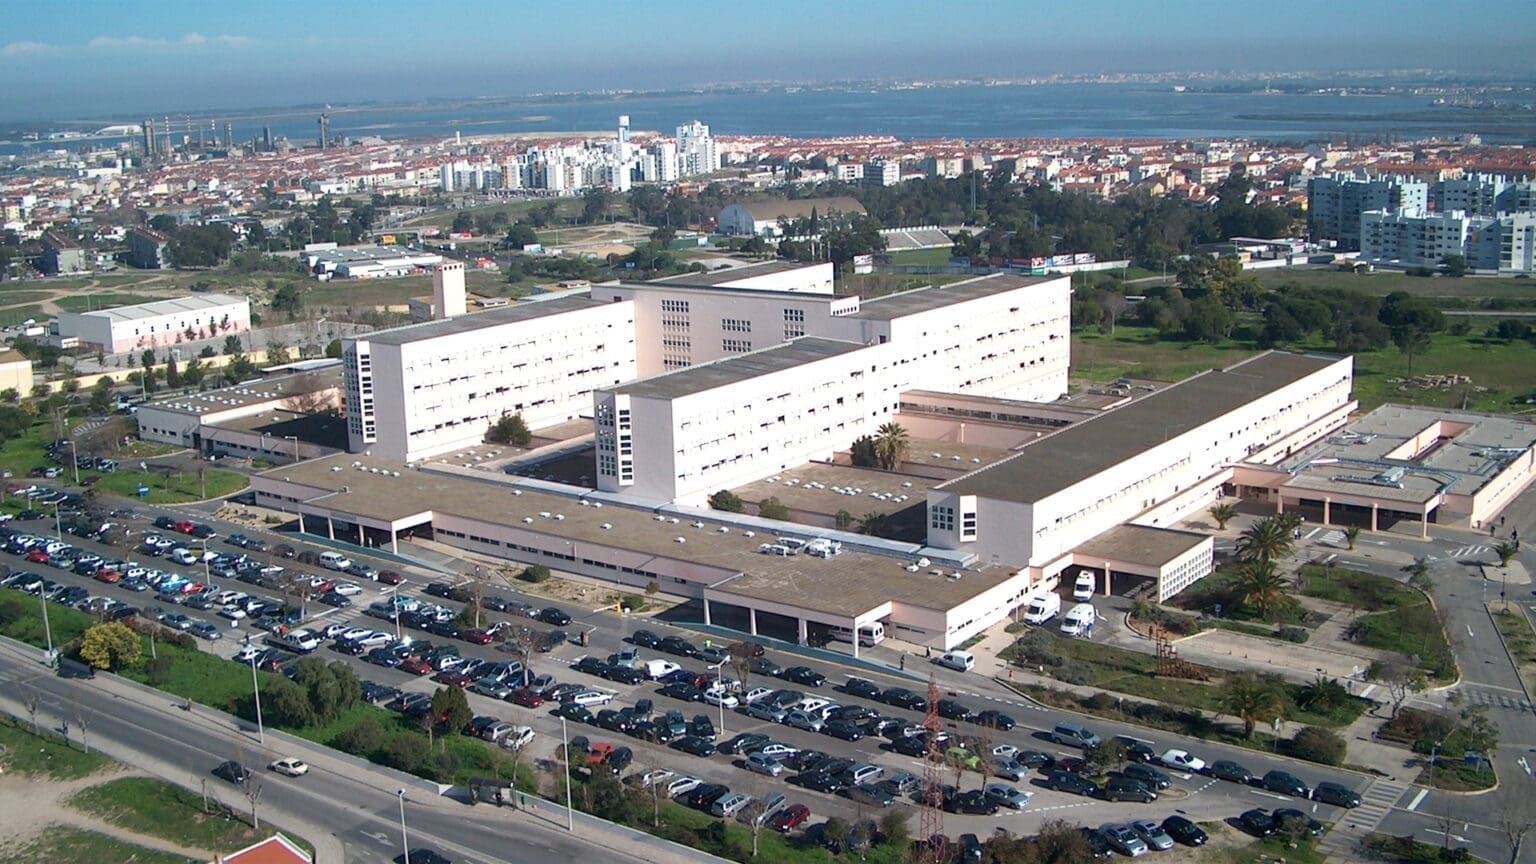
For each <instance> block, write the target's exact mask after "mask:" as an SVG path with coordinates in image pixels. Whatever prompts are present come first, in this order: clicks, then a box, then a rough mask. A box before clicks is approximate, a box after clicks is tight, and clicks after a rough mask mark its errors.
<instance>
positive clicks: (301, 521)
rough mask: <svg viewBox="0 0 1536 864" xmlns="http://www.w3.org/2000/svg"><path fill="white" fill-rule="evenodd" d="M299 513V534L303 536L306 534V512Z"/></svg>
mask: <svg viewBox="0 0 1536 864" xmlns="http://www.w3.org/2000/svg"><path fill="white" fill-rule="evenodd" d="M298 513H299V533H300V534H303V533H304V511H303V510H300V511H298Z"/></svg>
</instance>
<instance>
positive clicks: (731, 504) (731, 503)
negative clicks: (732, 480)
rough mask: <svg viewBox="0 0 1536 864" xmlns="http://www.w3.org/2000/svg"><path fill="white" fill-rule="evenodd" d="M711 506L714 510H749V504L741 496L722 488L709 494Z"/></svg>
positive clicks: (733, 511) (739, 511)
mask: <svg viewBox="0 0 1536 864" xmlns="http://www.w3.org/2000/svg"><path fill="white" fill-rule="evenodd" d="M709 506H710V509H712V510H723V511H725V512H727V513H745V512H747V505H746V503H745V502H743V501H742V500H741V496H740V495H737V494H736V493H735V492H732V491H731V490H729V489H721V490H720V491H719V492H716V493H715V494H713V495H711V496H709Z"/></svg>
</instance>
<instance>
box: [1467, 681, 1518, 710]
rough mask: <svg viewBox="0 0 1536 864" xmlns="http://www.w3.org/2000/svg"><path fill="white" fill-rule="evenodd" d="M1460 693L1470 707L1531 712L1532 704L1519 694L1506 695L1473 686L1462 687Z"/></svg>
mask: <svg viewBox="0 0 1536 864" xmlns="http://www.w3.org/2000/svg"><path fill="white" fill-rule="evenodd" d="M1460 692H1461V698H1462V700H1463V701H1464V702H1466V703H1467V704H1469V705H1488V706H1490V707H1496V708H1508V709H1510V710H1513V711H1529V710H1531V703H1530V702H1527V701H1526V700H1525V699H1524V698H1523V697H1521V696H1520V694H1518V693H1512V692H1511V693H1505V692H1500V691H1495V690H1486V689H1483V688H1480V687H1471V686H1467V687H1462V688H1461V691H1460Z"/></svg>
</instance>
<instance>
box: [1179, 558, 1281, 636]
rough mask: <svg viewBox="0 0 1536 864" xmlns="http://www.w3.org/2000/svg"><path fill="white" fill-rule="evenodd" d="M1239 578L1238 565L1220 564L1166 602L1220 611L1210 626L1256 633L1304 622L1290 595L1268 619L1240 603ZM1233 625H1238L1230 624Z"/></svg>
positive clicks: (1183, 606) (1198, 609)
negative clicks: (1260, 630)
mask: <svg viewBox="0 0 1536 864" xmlns="http://www.w3.org/2000/svg"><path fill="white" fill-rule="evenodd" d="M1241 579H1242V577H1241V576H1240V575H1239V574H1238V572H1237V565H1235V564H1233V563H1230V562H1228V563H1223V564H1221V565H1219V566H1218V567H1217V568H1216V570H1215V572H1213V573H1211V575H1209V576H1207V577H1205V578H1204V579H1201V580H1200V581H1198V582H1196V583H1195V584H1193V585H1191V586H1189V588H1187V589H1185V590H1184V591H1182V592H1180V593H1179V595H1178V596H1177V597H1174V598H1173V599H1172V600H1171V601H1170V603H1169V605H1172V606H1174V607H1175V608H1178V609H1185V610H1188V611H1191V612H1201V613H1204V614H1207V615H1212V616H1215V615H1217V614H1218V612H1219V616H1220V617H1219V618H1218V619H1217V620H1216V621H1214V622H1212V623H1213V626H1216V627H1223V628H1225V629H1228V630H1236V631H1238V632H1241V633H1249V634H1252V635H1257V636H1268V635H1271V634H1272V633H1273V632H1274V628H1275V627H1276V626H1300V625H1301V624H1303V623H1304V622H1305V620H1306V610H1304V609H1302V608H1301V606H1300V605H1299V604H1297V603H1294V602H1290V598H1289V597H1287V598H1286V600H1287V602H1286V603H1285V604H1284V605H1283V606H1282V607H1281V608H1277V609H1275V610H1274V611H1272V612H1271V613H1270V619H1269V620H1265V619H1263V618H1260V617H1259V616H1258V615H1256V614H1254V612H1253V611H1252V610H1250V609H1249V608H1248V606H1247V604H1245V603H1244V602H1243V589H1242V583H1241ZM1218 606H1219V607H1220V609H1219V610H1218V609H1217V607H1218ZM1234 624H1236V625H1238V626H1233V625H1234ZM1243 625H1246V626H1243ZM1254 628H1263V630H1264V632H1262V633H1257V632H1255V630H1254Z"/></svg>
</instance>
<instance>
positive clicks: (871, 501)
mask: <svg viewBox="0 0 1536 864" xmlns="http://www.w3.org/2000/svg"><path fill="white" fill-rule="evenodd" d="M914 446H922V444H917V445H914ZM935 482H937V481H934V480H931V479H929V478H926V477H918V476H915V475H906V474H895V473H892V472H890V471H880V470H877V469H875V468H855V467H853V466H852V465H827V464H824V463H812V464H809V465H802V466H800V467H799V468H795V469H791V470H789V471H784V472H781V473H779V474H775V475H773V476H772V477H766V478H764V479H762V480H758V481H755V482H753V483H748V484H747V485H745V486H741V487H738V488H736V489H734V490H732V491H733V492H735V493H736V494H737V495H739V496H740V497H741V499H742V500H743V501H750V502H752V503H757V502H758V501H761V500H763V499H764V498H768V497H770V496H771V497H774V498H777V499H779V502H780V503H781V504H783V505H784V506H786V507H788V508H790V509H791V510H803V511H805V512H808V513H822V514H832V513H836V512H837V511H839V510H847V511H848V512H849V513H852V514H853V516H854V518H856V519H857V518H858V517H860V516H863V515H864V514H865V513H870V512H882V513H887V514H889V513H892V512H894V511H896V510H901V509H903V508H906V507H911V506H913V505H918V506H926V504H927V500H928V498H927V495H928V487H929V486H932V485H933V484H934V483H935Z"/></svg>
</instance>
